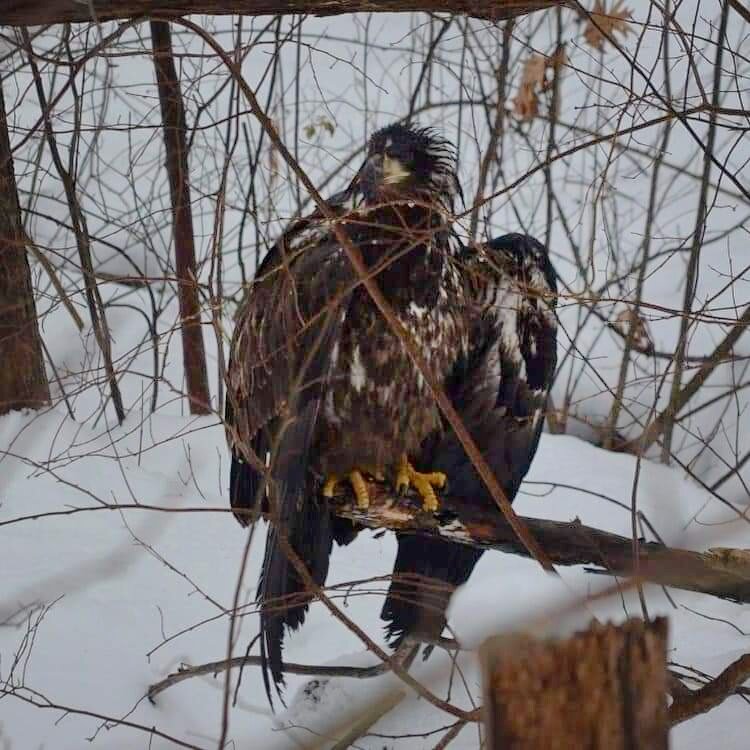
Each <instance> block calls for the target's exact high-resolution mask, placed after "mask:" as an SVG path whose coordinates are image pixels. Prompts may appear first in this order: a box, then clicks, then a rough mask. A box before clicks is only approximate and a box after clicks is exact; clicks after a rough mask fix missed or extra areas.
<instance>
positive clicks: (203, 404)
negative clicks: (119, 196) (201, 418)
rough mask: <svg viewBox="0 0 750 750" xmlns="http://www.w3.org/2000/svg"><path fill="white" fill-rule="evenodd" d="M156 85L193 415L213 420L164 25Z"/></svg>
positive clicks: (178, 108)
mask: <svg viewBox="0 0 750 750" xmlns="http://www.w3.org/2000/svg"><path fill="white" fill-rule="evenodd" d="M151 38H152V43H153V48H154V65H155V67H156V83H157V87H158V89H159V103H160V104H161V117H162V124H163V126H164V143H165V145H166V162H167V174H168V175H169V192H170V196H171V199H172V219H173V226H174V252H175V269H176V272H177V284H178V287H177V298H178V300H179V303H180V320H181V323H182V360H183V365H184V368H185V381H186V383H187V395H188V401H189V402H190V413H191V414H209V413H210V411H211V408H210V400H211V399H210V395H209V390H208V371H207V368H206V351H205V348H204V346H203V331H202V329H201V308H200V299H199V297H198V284H197V282H196V276H197V270H196V263H195V238H194V235H193V212H192V208H191V205H190V182H189V178H188V153H187V142H186V137H185V132H186V130H187V127H186V124H185V107H184V105H183V102H182V91H181V90H180V81H179V79H178V77H177V70H176V69H175V64H174V56H173V55H172V37H171V33H170V30H169V24H168V23H167V22H166V21H152V22H151Z"/></svg>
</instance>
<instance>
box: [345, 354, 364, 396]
mask: <svg viewBox="0 0 750 750" xmlns="http://www.w3.org/2000/svg"><path fill="white" fill-rule="evenodd" d="M349 380H350V382H351V384H352V387H353V388H354V390H355V391H357V393H359V392H360V391H361V390H362V389H363V388H364V387H365V383H366V382H367V375H366V373H365V368H364V365H363V364H362V355H361V354H360V352H359V346H355V347H354V350H353V351H352V367H351V370H350V371H349Z"/></svg>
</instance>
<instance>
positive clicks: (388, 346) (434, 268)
mask: <svg viewBox="0 0 750 750" xmlns="http://www.w3.org/2000/svg"><path fill="white" fill-rule="evenodd" d="M420 256H421V257H420ZM407 257H408V256H407ZM412 257H413V260H412V261H411V262H405V261H403V260H402V261H401V262H399V263H395V264H394V265H393V266H392V267H391V268H389V269H386V270H385V271H384V272H382V273H381V274H379V276H378V280H379V283H380V287H381V289H382V290H383V292H384V294H385V295H386V298H388V301H389V302H390V304H391V306H392V308H393V310H394V312H395V314H396V316H397V317H398V319H399V321H400V322H401V324H402V325H403V326H404V328H406V330H407V331H409V333H410V334H411V336H412V337H413V339H414V341H415V343H416V345H417V347H418V348H419V350H420V353H421V354H422V357H423V358H424V360H425V361H426V363H427V365H428V367H429V369H430V371H431V373H432V374H433V375H434V377H436V378H437V379H438V382H444V381H445V379H446V378H447V377H448V376H449V374H450V373H451V371H452V369H453V367H454V365H455V363H456V362H457V360H458V359H459V358H460V357H461V355H462V354H464V353H465V351H466V348H467V346H468V330H466V328H467V327H466V325H465V317H464V316H462V315H461V314H460V307H461V301H462V291H461V286H460V283H459V277H458V274H457V273H456V269H455V268H454V267H453V265H452V262H451V259H450V256H449V255H448V254H447V253H446V252H445V251H444V250H442V251H441V250H434V251H433V252H432V253H428V254H422V253H414V254H413V256H412ZM397 275H399V276H401V278H400V279H396V278H395V276H397ZM404 277H408V278H404ZM344 316H345V317H344V321H343V325H342V330H341V336H340V339H339V341H337V343H336V344H335V345H334V347H333V350H332V362H331V370H330V373H331V375H330V382H329V384H328V387H327V391H326V397H325V400H324V408H323V410H322V414H321V427H320V429H319V431H318V442H319V446H320V448H321V450H316V451H315V455H316V456H321V457H322V458H320V459H318V460H317V461H316V464H317V465H316V467H315V468H316V470H317V471H318V472H319V473H320V474H321V475H322V476H325V475H327V474H345V473H346V472H347V471H350V470H351V469H352V467H354V466H356V465H360V466H362V465H364V466H367V467H372V469H373V470H375V471H381V472H384V473H388V472H389V470H391V469H392V468H393V467H394V466H395V465H396V463H397V462H398V460H399V457H400V456H401V455H402V454H407V455H409V456H412V455H416V454H418V452H419V448H420V446H421V445H422V443H423V442H424V440H425V439H426V438H427V437H428V436H429V435H432V434H434V433H435V432H436V431H439V430H441V429H442V420H441V416H440V411H439V409H438V406H437V404H436V403H435V401H434V399H433V398H432V396H431V394H430V392H429V386H428V385H427V383H426V381H425V380H424V378H423V377H422V374H421V373H420V372H419V370H418V369H417V367H416V366H415V365H414V364H413V362H412V361H411V358H410V357H409V355H408V353H407V351H406V349H405V348H404V346H403V344H402V343H401V342H400V341H399V340H398V338H397V337H396V336H395V334H394V333H393V332H392V331H391V329H390V327H389V325H388V323H387V322H386V321H385V319H384V318H383V316H382V315H381V313H380V312H379V310H378V309H377V308H376V307H375V305H374V303H373V302H372V300H371V299H370V297H369V294H368V293H367V292H366V291H365V290H364V289H362V288H361V287H360V288H358V289H357V290H356V291H355V293H354V295H353V296H352V299H351V302H350V304H349V305H348V306H347V308H346V310H345V312H344Z"/></svg>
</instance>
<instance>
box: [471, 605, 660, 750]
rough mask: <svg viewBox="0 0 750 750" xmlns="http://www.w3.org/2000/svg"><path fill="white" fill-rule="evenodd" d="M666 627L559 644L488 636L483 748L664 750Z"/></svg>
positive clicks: (624, 629) (611, 628)
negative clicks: (484, 743) (484, 739)
mask: <svg viewBox="0 0 750 750" xmlns="http://www.w3.org/2000/svg"><path fill="white" fill-rule="evenodd" d="M666 642H667V621H666V620H665V619H664V618H658V619H656V620H654V621H653V622H649V623H644V622H643V621H642V620H628V621H627V622H625V623H624V624H623V625H617V626H615V625H604V626H602V625H598V624H592V625H591V626H590V627H589V628H588V630H586V631H584V632H582V633H576V634H575V635H573V636H572V637H570V638H567V639H565V640H554V641H544V640H538V639H535V638H532V637H530V636H526V635H518V634H512V635H504V636H496V637H494V638H491V639H490V640H488V641H487V642H486V643H485V644H484V645H483V646H482V648H481V650H480V658H481V660H482V666H483V673H484V691H485V704H484V705H485V723H486V728H487V745H486V746H487V747H488V748H490V749H494V750H500V748H503V750H537V749H538V750H567V749H568V748H570V749H571V750H573V749H574V748H575V749H576V750H580V749H581V748H586V749H587V750H605V749H606V750H620V749H622V750H662V749H665V748H667V733H668V721H667V679H666V675H667V672H666Z"/></svg>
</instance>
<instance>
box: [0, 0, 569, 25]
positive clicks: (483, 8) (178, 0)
mask: <svg viewBox="0 0 750 750" xmlns="http://www.w3.org/2000/svg"><path fill="white" fill-rule="evenodd" d="M568 4H569V3H568V2H567V0H487V2H479V1H478V0H90V2H80V0H47V2H44V3H39V2H35V1H34V0H4V2H3V3H1V4H0V6H1V7H0V25H2V24H8V25H10V26H28V25H38V24H47V23H67V22H75V21H81V22H84V21H94V20H96V21H99V22H101V21H112V20H115V19H124V18H131V17H133V16H157V17H162V18H163V17H169V16H184V15H189V14H191V13H209V14H214V15H228V14H231V13H241V14H243V15H247V16H262V15H277V14H281V15H285V14H290V13H306V14H312V15H316V16H335V15H340V14H342V13H358V12H361V13H386V12H388V13H402V12H410V11H426V12H431V13H461V14H465V15H468V16H474V17H476V18H484V19H489V20H493V21H500V20H502V19H504V18H510V17H512V16H520V15H523V14H525V13H529V12H531V11H533V10H540V9H543V8H549V7H553V6H555V5H568Z"/></svg>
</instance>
